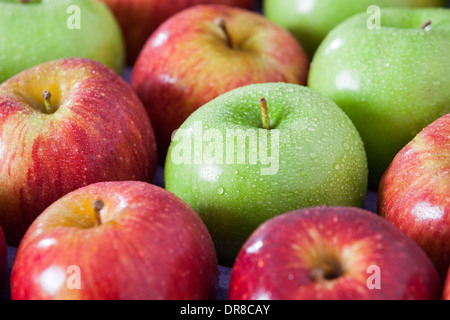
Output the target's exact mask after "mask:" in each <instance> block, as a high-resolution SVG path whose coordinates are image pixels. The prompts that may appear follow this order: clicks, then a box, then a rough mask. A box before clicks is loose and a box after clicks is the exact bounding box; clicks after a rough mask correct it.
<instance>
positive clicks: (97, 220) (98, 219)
mask: <svg viewBox="0 0 450 320" xmlns="http://www.w3.org/2000/svg"><path fill="white" fill-rule="evenodd" d="M104 207H105V203H104V202H103V201H102V200H95V201H94V212H95V226H100V225H101V224H102V218H101V215H100V211H101V210H102V209H103V208H104Z"/></svg>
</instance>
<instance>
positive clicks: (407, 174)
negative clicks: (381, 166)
mask: <svg viewBox="0 0 450 320" xmlns="http://www.w3.org/2000/svg"><path fill="white" fill-rule="evenodd" d="M378 197H379V198H378V212H379V214H380V215H381V216H383V217H385V218H386V219H387V220H388V221H390V222H391V223H392V224H394V225H395V226H396V227H398V228H399V229H400V230H401V231H402V232H403V233H405V234H406V235H407V236H408V237H410V238H411V239H413V240H414V241H415V242H416V243H417V244H418V245H419V246H420V247H421V248H422V249H423V250H424V251H425V252H426V253H428V255H429V256H430V258H431V260H432V261H433V262H434V263H435V265H436V268H437V269H438V271H439V272H440V275H441V277H442V278H445V276H446V274H447V270H448V268H449V265H450V114H447V115H445V116H443V117H441V118H439V119H438V120H436V121H435V122H433V123H431V124H430V125H429V126H427V127H426V128H425V129H423V130H422V131H421V132H420V133H419V134H418V135H417V136H416V137H415V138H414V139H413V140H412V141H411V142H410V143H409V144H408V145H406V146H405V147H404V148H403V149H402V150H401V151H400V152H399V153H398V154H397V156H396V157H395V158H394V160H393V162H392V163H391V165H390V166H389V168H388V169H387V170H386V172H385V174H384V176H383V178H382V180H381V184H380V189H379V194H378Z"/></svg>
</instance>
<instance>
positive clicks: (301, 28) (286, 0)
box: [263, 0, 445, 59]
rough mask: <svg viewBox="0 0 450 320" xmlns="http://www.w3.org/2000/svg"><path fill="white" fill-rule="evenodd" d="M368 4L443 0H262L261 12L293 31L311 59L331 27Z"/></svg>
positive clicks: (438, 0) (437, 3)
mask: <svg viewBox="0 0 450 320" xmlns="http://www.w3.org/2000/svg"><path fill="white" fill-rule="evenodd" d="M372 5H377V6H379V7H411V8H413V7H444V6H445V0H400V1H398V0H396V1H392V0H263V12H264V15H265V16H266V17H267V18H268V19H270V20H272V21H273V22H275V23H277V24H279V25H280V26H282V27H284V28H286V29H287V30H289V31H290V32H291V33H292V34H294V35H295V37H296V38H297V40H298V41H299V42H300V43H301V44H302V46H303V47H304V48H305V50H306V51H307V52H308V56H309V57H310V59H312V58H313V56H314V53H315V52H316V50H317V48H318V47H319V45H320V43H321V42H322V41H323V39H325V37H326V35H327V34H328V33H329V32H330V31H331V30H333V29H334V28H335V27H336V26H337V25H338V24H340V23H341V22H343V21H344V20H346V19H348V18H350V17H351V16H353V15H355V14H357V13H360V12H365V11H367V9H368V8H369V7H370V6H372Z"/></svg>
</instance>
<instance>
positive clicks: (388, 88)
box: [308, 8, 450, 191]
mask: <svg viewBox="0 0 450 320" xmlns="http://www.w3.org/2000/svg"><path fill="white" fill-rule="evenodd" d="M369 16H370V15H368V14H366V13H362V14H358V15H356V16H354V17H352V18H350V19H348V20H346V21H345V22H343V23H341V24H340V25H339V26H338V27H336V28H335V29H333V31H331V32H330V33H329V34H328V36H327V37H326V39H325V40H324V41H323V42H322V44H321V45H320V47H319V49H318V51H317V52H316V54H315V56H314V59H313V61H312V63H311V71H310V75H309V82H308V86H309V87H311V88H312V89H314V90H317V91H318V92H320V93H322V94H324V95H325V96H326V97H328V98H330V99H331V100H333V101H334V102H336V103H337V104H338V105H339V106H340V107H341V108H342V109H343V110H344V111H345V112H346V113H347V115H348V116H349V117H350V118H351V119H352V121H353V123H354V124H355V126H356V128H357V129H358V131H359V132H360V134H361V137H362V139H363V141H364V144H365V147H366V151H367V157H368V161H369V188H370V189H371V190H374V191H377V190H378V187H379V183H380V179H381V176H382V175H383V173H384V171H385V170H386V169H387V167H388V166H389V164H390V163H391V162H392V160H393V159H394V157H395V155H396V154H397V153H398V152H399V151H400V150H401V149H402V148H403V147H404V146H405V145H406V144H407V143H409V142H410V141H411V140H412V139H413V138H414V137H415V135H416V134H417V133H419V132H420V131H421V130H422V129H423V128H424V127H426V126H427V125H428V124H430V123H431V122H433V121H434V120H436V119H437V118H439V117H441V116H443V115H444V114H446V113H448V112H450V91H449V90H448V88H449V87H450V67H449V66H450V65H449V63H448V61H449V60H450V41H449V39H450V25H449V24H448V23H447V22H448V21H449V20H450V9H444V8H422V9H407V8H386V9H382V10H381V17H382V19H381V28H380V29H373V30H370V29H369V28H368V27H367V20H368V19H369ZM429 20H431V21H432V24H431V26H430V29H426V30H424V29H422V28H421V26H422V25H423V24H424V23H425V22H426V21H429Z"/></svg>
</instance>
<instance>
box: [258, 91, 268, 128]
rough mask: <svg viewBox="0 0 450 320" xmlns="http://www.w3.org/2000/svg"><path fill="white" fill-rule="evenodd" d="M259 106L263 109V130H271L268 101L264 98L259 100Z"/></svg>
mask: <svg viewBox="0 0 450 320" xmlns="http://www.w3.org/2000/svg"><path fill="white" fill-rule="evenodd" d="M259 105H260V107H261V115H262V122H263V129H266V130H270V118H269V110H268V109H267V101H266V99H264V98H261V99H259Z"/></svg>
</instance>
